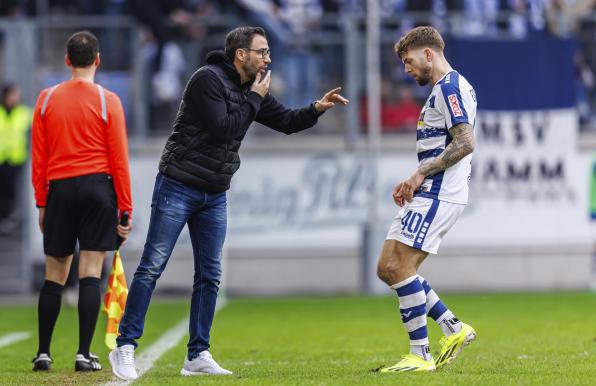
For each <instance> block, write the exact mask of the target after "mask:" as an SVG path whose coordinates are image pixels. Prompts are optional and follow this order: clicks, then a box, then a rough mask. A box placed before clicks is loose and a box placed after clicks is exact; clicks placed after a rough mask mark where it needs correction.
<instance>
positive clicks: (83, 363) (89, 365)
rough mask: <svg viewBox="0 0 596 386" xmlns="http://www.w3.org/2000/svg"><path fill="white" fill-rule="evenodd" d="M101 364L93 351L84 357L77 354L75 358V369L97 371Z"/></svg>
mask: <svg viewBox="0 0 596 386" xmlns="http://www.w3.org/2000/svg"><path fill="white" fill-rule="evenodd" d="M99 370H101V365H100V364H99V357H98V356H97V355H95V354H93V353H89V358H85V356H84V355H83V354H77V357H76V359H75V371H99Z"/></svg>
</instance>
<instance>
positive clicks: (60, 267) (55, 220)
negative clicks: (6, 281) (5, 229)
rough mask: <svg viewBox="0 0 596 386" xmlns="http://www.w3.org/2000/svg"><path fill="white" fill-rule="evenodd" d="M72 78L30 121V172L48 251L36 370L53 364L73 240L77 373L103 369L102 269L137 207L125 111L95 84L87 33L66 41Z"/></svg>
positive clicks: (95, 60)
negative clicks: (97, 350) (96, 339)
mask: <svg viewBox="0 0 596 386" xmlns="http://www.w3.org/2000/svg"><path fill="white" fill-rule="evenodd" d="M65 62H66V65H67V66H68V68H69V69H70V71H71V75H72V77H71V79H70V80H67V81H64V82H62V83H59V84H57V85H55V86H53V87H50V88H47V89H45V90H43V91H42V92H41V93H40V95H39V97H38V99H37V103H36V105H35V111H34V116H33V126H32V130H31V132H32V139H31V147H32V151H31V153H32V178H33V187H34V190H35V201H36V205H37V207H38V208H39V227H40V229H41V232H42V233H43V247H44V252H45V255H46V260H45V261H46V266H45V268H46V270H45V282H44V285H43V287H42V289H41V293H40V294H39V305H38V323H39V348H38V351H37V354H36V356H35V358H34V359H33V363H34V365H33V370H35V371H38V370H49V368H50V367H51V363H52V359H51V356H50V341H51V338H52V332H53V330H54V325H55V323H56V319H57V318H58V314H59V312H60V303H61V296H62V288H63V286H64V283H65V282H66V278H67V276H68V272H69V269H70V264H71V262H72V256H73V252H74V249H75V245H76V243H77V241H78V243H79V249H80V263H79V279H80V280H79V301H78V312H79V349H78V351H77V354H76V357H75V370H76V371H97V370H101V365H100V364H99V361H98V358H97V356H95V355H94V354H93V353H90V352H89V348H90V346H91V339H92V337H93V332H94V330H95V324H96V322H97V316H98V313H99V307H100V303H101V293H100V279H99V278H100V275H101V269H102V266H103V260H104V257H105V253H106V251H111V250H114V249H115V247H116V239H117V235H120V236H121V237H123V238H125V239H126V237H127V236H128V233H129V232H130V230H131V229H132V223H131V221H130V220H129V223H128V225H127V226H121V225H118V217H119V213H120V214H121V213H123V212H124V211H128V212H129V213H132V200H131V190H130V172H129V166H128V145H127V137H126V124H125V117H124V110H123V108H122V104H121V102H120V99H119V98H118V96H117V95H116V94H114V93H113V92H110V91H109V90H107V89H105V88H103V87H102V86H100V85H99V84H96V83H94V78H95V72H96V70H97V67H98V66H99V64H100V56H99V42H98V40H97V38H96V37H95V36H94V35H93V34H92V33H90V32H88V31H81V32H77V33H75V34H74V35H72V36H71V37H70V38H69V39H68V41H67V43H66V57H65Z"/></svg>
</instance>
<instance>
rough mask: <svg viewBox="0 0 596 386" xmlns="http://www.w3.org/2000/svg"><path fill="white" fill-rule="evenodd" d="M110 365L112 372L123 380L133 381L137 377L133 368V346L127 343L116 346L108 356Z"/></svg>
mask: <svg viewBox="0 0 596 386" xmlns="http://www.w3.org/2000/svg"><path fill="white" fill-rule="evenodd" d="M108 358H109V359H110V365H111V366H112V373H114V375H115V376H117V377H118V378H120V379H124V380H125V381H133V380H135V379H137V378H138V377H139V375H138V374H137V369H136V368H135V347H134V346H133V345H131V344H127V345H124V346H121V347H116V349H115V350H112V352H110V355H109V357H108Z"/></svg>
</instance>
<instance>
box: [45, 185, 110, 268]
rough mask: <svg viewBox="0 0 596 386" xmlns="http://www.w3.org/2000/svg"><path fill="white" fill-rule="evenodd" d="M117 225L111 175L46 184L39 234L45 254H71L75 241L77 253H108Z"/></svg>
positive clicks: (58, 255)
mask: <svg viewBox="0 0 596 386" xmlns="http://www.w3.org/2000/svg"><path fill="white" fill-rule="evenodd" d="M117 224H118V206H117V204H116V192H115V191H114V184H113V183H112V177H111V176H109V175H107V174H103V173H101V174H90V175H86V176H80V177H73V178H65V179H63V180H52V181H50V188H49V192H48V198H47V203H46V214H45V219H44V233H43V249H44V252H45V254H46V255H49V256H54V257H66V256H68V255H71V254H72V253H73V252H74V249H75V245H76V242H77V240H78V241H79V248H80V249H81V250H85V251H112V250H114V249H115V248H116V238H117V233H116V225H117Z"/></svg>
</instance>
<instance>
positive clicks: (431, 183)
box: [377, 27, 476, 372]
mask: <svg viewBox="0 0 596 386" xmlns="http://www.w3.org/2000/svg"><path fill="white" fill-rule="evenodd" d="M444 48H445V43H444V42H443V38H442V37H441V35H440V34H439V32H438V31H437V30H436V29H434V28H433V27H417V28H414V29H413V30H411V31H409V32H408V33H407V34H406V35H405V36H403V37H402V38H401V39H400V40H399V42H398V43H397V44H395V52H396V53H397V55H399V57H400V59H401V61H402V62H403V63H404V66H405V71H406V73H407V74H408V75H410V76H412V77H413V78H414V79H415V80H416V82H417V83H418V84H419V85H421V86H424V85H426V84H429V83H431V84H433V85H434V86H433V88H432V91H431V94H430V96H429V97H428V99H427V100H426V103H425V104H424V107H423V108H422V112H421V114H420V119H419V120H418V127H417V131H416V150H417V153H418V161H419V165H418V168H417V169H416V170H415V171H414V173H413V174H412V175H411V176H410V178H408V179H407V180H405V181H402V182H400V183H399V184H397V186H395V188H394V190H393V199H394V201H395V203H396V204H397V205H398V206H399V207H400V208H401V209H400V210H399V213H398V214H397V216H396V217H395V219H394V221H393V224H392V225H391V228H390V229H389V233H388V234H387V239H386V240H385V244H384V245H383V250H382V252H381V256H380V258H379V262H378V271H377V274H378V276H379V278H380V279H381V280H383V281H384V282H385V283H387V284H388V285H389V286H391V288H393V289H394V290H395V291H396V292H397V296H398V299H399V308H400V313H401V318H402V321H403V323H404V326H405V328H406V330H407V332H408V335H409V337H410V353H409V354H407V355H405V356H404V357H403V359H402V360H401V361H400V362H399V363H397V364H396V365H394V366H390V367H386V368H384V369H381V372H403V371H432V370H435V368H440V367H441V366H444V365H446V364H448V363H449V362H451V361H452V360H453V359H454V358H455V357H456V356H457V355H458V354H459V353H460V351H461V350H462V348H463V347H465V346H466V345H468V344H469V343H470V342H472V341H473V340H474V339H475V338H476V332H475V331H474V329H473V328H472V327H470V326H469V325H467V324H465V323H462V322H461V321H459V320H458V319H457V318H456V317H455V315H454V314H453V312H452V311H451V310H449V309H448V308H447V306H446V305H445V304H444V303H443V302H442V301H441V299H439V297H438V296H437V294H436V293H435V292H434V291H433V290H432V288H431V287H430V285H429V283H428V282H427V281H426V280H424V278H422V277H420V276H419V275H418V274H417V270H418V267H419V266H420V264H422V262H423V261H424V259H425V258H426V257H427V256H428V254H429V253H433V254H436V253H437V251H438V248H439V244H440V243H441V240H442V238H443V236H445V234H446V233H447V232H448V231H449V229H451V227H452V226H453V224H455V222H456V221H457V219H458V217H459V216H461V214H462V212H463V210H464V208H465V206H466V203H467V202H468V181H469V179H470V171H471V160H472V152H473V151H474V120H475V116H476V95H475V93H474V89H473V88H472V86H471V85H470V84H469V83H468V81H467V80H466V79H465V78H464V77H463V76H461V75H460V74H459V73H458V72H457V71H455V70H454V69H453V68H451V66H450V65H449V63H448V62H447V60H446V59H445V56H444V54H443V49H444ZM427 314H428V315H429V316H430V317H431V318H433V319H434V320H435V321H436V322H437V323H438V324H439V326H440V327H441V330H442V331H443V333H444V334H445V336H444V337H443V338H442V339H441V352H440V354H439V357H438V358H437V359H436V361H435V360H434V359H433V357H432V355H431V354H430V349H429V342H428V332H427V328H426V315H427Z"/></svg>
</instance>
